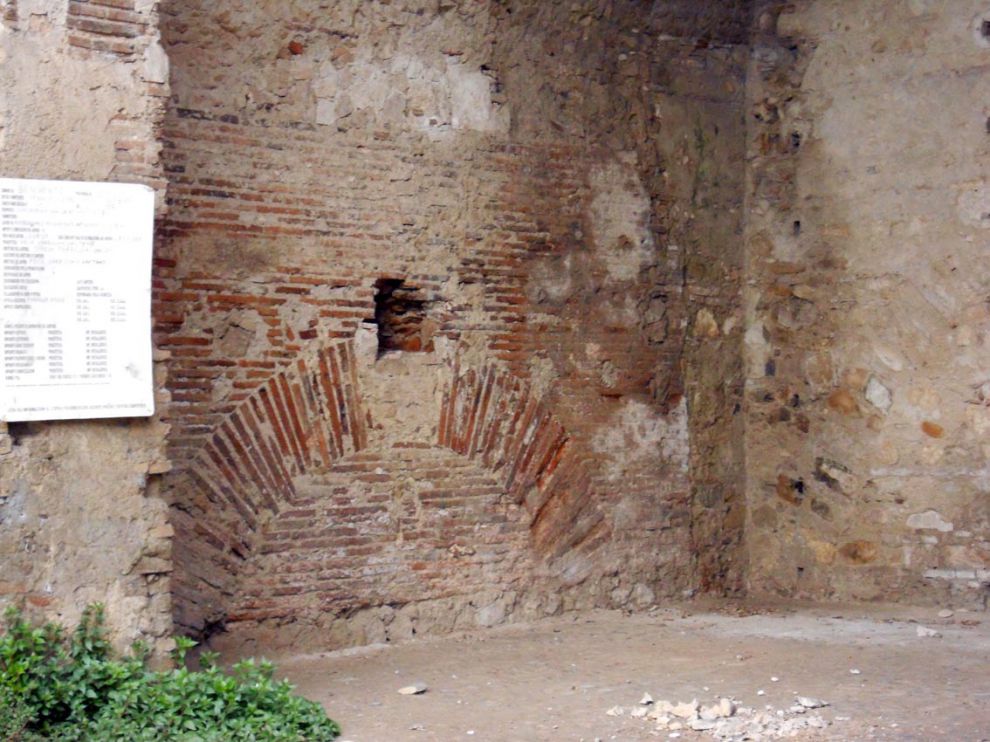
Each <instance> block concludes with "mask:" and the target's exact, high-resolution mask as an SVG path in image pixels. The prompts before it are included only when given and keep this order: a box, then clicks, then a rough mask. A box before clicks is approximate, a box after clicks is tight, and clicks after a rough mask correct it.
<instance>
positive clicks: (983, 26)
mask: <svg viewBox="0 0 990 742" xmlns="http://www.w3.org/2000/svg"><path fill="white" fill-rule="evenodd" d="M980 36H982V37H983V38H984V39H990V19H987V18H984V19H983V20H982V21H981V22H980Z"/></svg>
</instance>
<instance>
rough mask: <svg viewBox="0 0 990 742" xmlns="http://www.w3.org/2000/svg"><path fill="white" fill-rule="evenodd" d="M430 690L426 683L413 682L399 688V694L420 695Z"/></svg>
mask: <svg viewBox="0 0 990 742" xmlns="http://www.w3.org/2000/svg"><path fill="white" fill-rule="evenodd" d="M427 690H429V687H428V686H427V685H426V683H413V684H412V685H406V686H403V687H402V688H399V695H401V696H418V695H421V694H423V693H426V691H427Z"/></svg>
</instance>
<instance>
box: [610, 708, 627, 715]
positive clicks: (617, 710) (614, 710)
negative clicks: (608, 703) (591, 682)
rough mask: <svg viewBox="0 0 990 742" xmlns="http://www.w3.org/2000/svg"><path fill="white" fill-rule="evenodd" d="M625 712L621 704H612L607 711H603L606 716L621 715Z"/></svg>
mask: <svg viewBox="0 0 990 742" xmlns="http://www.w3.org/2000/svg"><path fill="white" fill-rule="evenodd" d="M624 713H626V710H625V709H624V708H622V706H613V707H612V708H610V709H609V710H608V711H606V712H605V715H606V716H622V715H623V714H624Z"/></svg>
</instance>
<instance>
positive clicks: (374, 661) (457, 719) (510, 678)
mask: <svg viewBox="0 0 990 742" xmlns="http://www.w3.org/2000/svg"><path fill="white" fill-rule="evenodd" d="M919 626H921V627H923V629H922V633H925V632H924V629H933V630H935V631H936V632H937V633H938V634H939V636H919V629H918V627H919ZM279 669H280V672H281V673H283V674H285V675H286V676H287V677H289V678H290V679H291V680H292V681H293V682H294V683H296V684H297V685H298V687H299V690H300V692H301V693H303V694H304V695H307V696H308V697H310V698H314V699H316V700H319V701H320V702H321V703H323V704H324V705H325V706H326V708H327V710H328V711H329V712H330V714H331V715H332V716H333V717H334V718H335V719H337V720H338V721H339V722H340V724H341V725H342V727H343V729H344V734H343V737H342V739H343V740H350V741H351V742H400V741H403V740H410V741H412V742H427V741H429V740H441V741H443V742H450V741H454V740H472V741H477V742H482V741H483V740H484V741H490V740H499V742H503V741H505V740H520V741H526V742H528V741H530V740H573V741H574V742H577V741H578V740H585V741H586V742H592V741H593V740H601V741H602V742H605V741H606V740H623V741H626V742H632V741H635V740H656V739H678V738H679V739H681V740H699V741H700V740H708V739H712V738H713V737H712V736H711V732H695V731H690V730H680V731H671V730H670V729H663V730H657V728H656V723H655V722H653V721H650V720H648V719H645V718H632V717H631V716H630V713H631V712H632V710H633V709H634V708H636V706H637V705H638V703H639V701H640V700H641V697H642V696H643V694H644V693H649V694H650V695H651V696H652V697H653V699H655V700H657V701H660V700H661V699H665V700H669V701H672V702H675V703H676V702H678V701H691V700H692V699H695V698H696V699H698V700H699V701H700V702H701V703H703V704H707V703H712V702H714V701H717V700H718V698H719V697H723V696H727V697H731V698H732V699H734V700H735V701H736V702H737V703H739V704H740V705H742V706H744V707H749V708H753V709H755V710H764V709H765V707H766V705H768V704H769V705H771V706H772V707H773V709H774V712H773V713H775V712H776V710H777V709H781V710H787V709H789V708H791V707H793V706H794V704H795V698H796V696H799V695H800V696H811V697H817V698H819V699H822V700H825V701H827V702H828V703H829V704H830V705H829V706H827V707H825V708H822V709H816V710H815V711H814V712H808V713H809V714H810V713H814V714H816V715H819V716H820V717H821V718H822V720H823V721H825V722H827V726H826V727H825V728H824V729H821V730H807V729H806V730H802V731H799V732H798V733H797V735H796V736H795V737H791V738H792V739H813V740H823V739H828V740H894V739H896V740H926V741H927V740H953V741H955V740H973V741H977V740H988V739H990V614H987V613H983V612H981V613H973V612H965V611H957V612H955V613H954V615H953V616H951V617H948V616H942V617H939V615H938V609H903V608H902V609H881V608H863V607H857V608H836V607H833V608H830V609H822V608H800V609H798V608H792V607H775V608H766V607H763V608H762V609H761V610H760V611H759V612H757V613H752V612H751V609H749V608H744V607H740V606H734V607H730V608H726V607H724V606H723V607H721V608H713V607H711V606H709V607H703V606H687V607H679V608H675V609H663V610H656V611H653V612H651V613H649V614H644V615H633V616H627V615H623V614H621V613H617V612H596V613H591V614H582V615H579V616H568V617H563V618H557V619H548V620H546V621H541V622H538V623H533V624H526V625H514V626H508V627H504V628H500V629H495V630H488V631H486V632H483V633H477V634H472V635H469V636H458V637H450V638H443V639H425V640H421V641H418V642H414V643H410V644H405V645H400V646H374V647H366V648H361V649H357V650H347V651H342V652H334V653H327V654H320V655H308V656H300V657H293V658H287V659H283V660H282V661H281V662H280V663H279ZM854 671H858V673H856V672H854ZM775 678H776V680H775ZM416 682H422V683H425V684H427V686H428V690H427V691H426V692H425V693H423V694H421V695H413V696H405V695H400V694H399V693H398V689H399V688H401V687H403V686H407V685H410V684H413V683H416ZM760 691H763V693H760ZM616 706H619V707H622V708H621V709H615V708H614V707H616ZM610 709H611V711H612V713H613V714H616V713H618V714H621V715H609V713H608V712H609V711H610ZM639 713H642V712H639ZM784 714H785V717H782V718H786V716H787V715H789V714H790V712H789V711H784ZM805 718H808V717H805ZM760 738H762V739H770V738H772V737H769V736H766V735H763V736H760Z"/></svg>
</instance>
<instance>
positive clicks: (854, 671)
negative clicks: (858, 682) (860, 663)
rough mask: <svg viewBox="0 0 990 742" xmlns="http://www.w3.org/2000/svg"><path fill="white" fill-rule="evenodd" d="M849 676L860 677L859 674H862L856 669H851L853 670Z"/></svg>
mask: <svg viewBox="0 0 990 742" xmlns="http://www.w3.org/2000/svg"><path fill="white" fill-rule="evenodd" d="M849 674H850V675H859V674H860V671H859V670H857V669H856V668H855V667H854V668H853V669H851V670H850V671H849Z"/></svg>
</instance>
